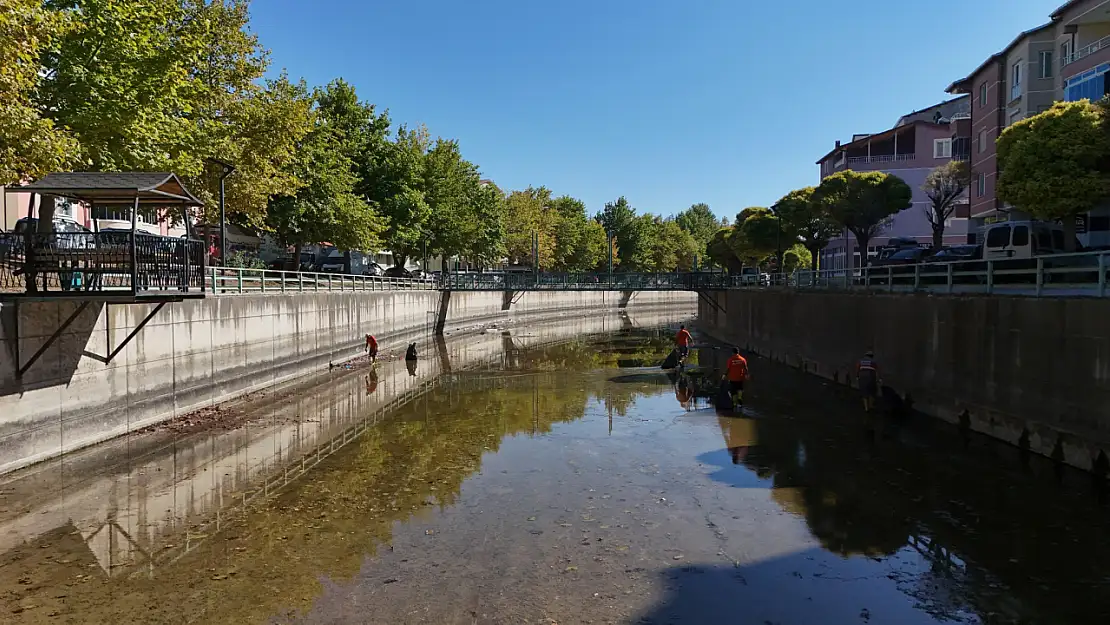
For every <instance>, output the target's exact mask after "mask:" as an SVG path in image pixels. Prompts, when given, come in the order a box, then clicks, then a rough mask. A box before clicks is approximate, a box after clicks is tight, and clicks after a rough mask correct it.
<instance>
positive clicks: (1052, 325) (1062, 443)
mask: <svg viewBox="0 0 1110 625" xmlns="http://www.w3.org/2000/svg"><path fill="white" fill-rule="evenodd" d="M712 295H713V298H712V299H713V301H714V302H716V305H714V304H712V303H710V302H709V301H702V302H700V303H699V309H700V310H699V316H700V322H701V324H702V325H703V327H704V328H705V329H706V331H708V332H709V333H710V334H712V335H715V336H717V337H718V338H721V339H723V340H726V341H729V342H733V343H735V344H737V345H739V346H740V347H741V348H747V349H749V350H751V351H753V352H755V353H758V354H761V355H764V356H767V357H769V358H772V359H774V360H778V361H782V362H786V363H788V364H791V365H793V366H796V367H799V368H801V369H804V370H807V371H810V372H812V373H815V374H817V375H821V376H824V377H826V378H829V379H832V380H836V381H840V382H850V381H852V378H853V375H854V369H853V368H854V366H855V363H856V362H857V361H858V359H859V358H860V357H861V356H862V355H863V353H864V352H865V351H867V350H868V349H873V350H874V351H875V355H876V358H877V359H878V361H879V363H880V367H881V372H882V378H883V382H884V384H886V385H888V386H890V387H892V388H893V389H894V390H896V391H897V392H898V393H899V394H900V395H901V396H902V397H903V398H905V399H906V400H908V402H909V403H910V404H911V405H912V407H913V408H914V409H916V410H919V411H921V412H923V413H926V414H931V415H934V416H937V417H940V418H942V419H944V420H946V421H950V422H953V423H957V424H960V425H963V426H965V427H969V428H971V429H973V430H976V431H979V432H983V433H986V434H989V435H991V436H994V437H996V438H999V439H1002V440H1005V441H1008V442H1010V443H1013V444H1015V445H1019V446H1022V447H1027V448H1028V449H1030V450H1032V451H1034V452H1037V453H1040V454H1044V455H1047V456H1050V457H1053V458H1055V459H1058V460H1061V461H1063V462H1066V463H1068V464H1071V465H1073V466H1076V467H1080V468H1083V469H1087V470H1096V471H1098V472H1105V471H1106V470H1107V469H1108V468H1110V467H1108V465H1107V459H1106V456H1107V454H1110V451H1106V450H1110V322H1108V320H1110V300H1098V299H1047V298H1020V297H985V296H984V297H936V296H928V295H885V294H874V293H870V294H868V293H836V292H797V291H732V292H727V293H726V292H718V293H714V294H712Z"/></svg>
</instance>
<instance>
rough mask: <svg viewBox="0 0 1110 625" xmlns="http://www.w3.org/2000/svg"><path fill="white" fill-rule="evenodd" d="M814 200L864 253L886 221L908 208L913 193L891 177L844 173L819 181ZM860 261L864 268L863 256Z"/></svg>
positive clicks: (865, 255)
mask: <svg viewBox="0 0 1110 625" xmlns="http://www.w3.org/2000/svg"><path fill="white" fill-rule="evenodd" d="M814 197H815V198H816V200H817V201H818V202H820V203H822V204H823V205H824V206H826V207H827V209H828V211H829V215H830V216H831V217H832V218H833V219H834V220H836V222H837V223H839V224H840V225H842V226H844V227H845V228H847V229H848V230H849V231H850V232H851V233H852V234H853V235H855V237H856V241H857V242H858V244H859V247H860V248H861V249H862V250H865V251H866V250H867V244H868V242H870V241H871V239H872V238H873V237H874V236H875V235H877V234H879V233H880V232H882V229H883V227H884V226H885V225H886V222H887V220H888V219H889V218H890V217H892V216H893V215H895V214H897V213H898V212H900V211H903V210H905V209H907V208H909V207H910V206H912V198H913V190H912V189H910V187H909V185H907V184H906V182H905V181H904V180H902V179H901V178H899V177H898V176H895V175H893V174H888V173H884V172H879V171H868V172H857V171H853V170H850V169H848V170H845V171H840V172H837V173H835V174H832V175H831V176H828V177H826V178H825V179H824V180H822V181H821V184H820V185H819V186H818V187H817V189H816V191H815V192H814ZM861 257H862V258H863V259H864V260H863V263H864V264H866V262H867V261H866V258H867V254H866V253H864V254H862V255H861Z"/></svg>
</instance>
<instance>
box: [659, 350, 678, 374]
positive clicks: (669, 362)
mask: <svg viewBox="0 0 1110 625" xmlns="http://www.w3.org/2000/svg"><path fill="white" fill-rule="evenodd" d="M660 368H661V369H677V368H678V350H677V349H672V350H671V353H670V354H668V355H667V359H666V360H664V361H663V364H662V365H660Z"/></svg>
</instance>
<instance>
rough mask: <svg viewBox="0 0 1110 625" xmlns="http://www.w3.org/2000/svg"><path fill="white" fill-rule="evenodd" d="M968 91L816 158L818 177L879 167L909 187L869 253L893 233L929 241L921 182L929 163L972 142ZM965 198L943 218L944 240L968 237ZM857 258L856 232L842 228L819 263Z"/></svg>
mask: <svg viewBox="0 0 1110 625" xmlns="http://www.w3.org/2000/svg"><path fill="white" fill-rule="evenodd" d="M968 100H969V99H968V97H967V96H962V97H959V98H955V99H952V100H948V101H945V102H941V103H940V104H937V105H935V106H931V107H929V108H927V109H923V110H921V111H914V112H913V113H910V114H909V115H906V116H904V117H902V118H901V119H899V120H898V123H897V124H896V125H895V126H894V127H893V128H891V129H889V130H885V131H883V132H878V133H874V134H860V135H855V136H853V137H852V140H851V141H849V142H848V143H846V144H842V143H841V142H840V141H837V142H836V146H835V147H834V148H833V149H832V151H831V152H829V153H828V154H826V155H825V156H823V157H821V158H820V159H819V160H818V161H817V165H818V166H820V171H821V178H822V179H824V178H825V177H826V176H829V175H831V174H833V173H836V172H838V171H843V170H845V169H851V170H855V171H882V172H886V173H889V174H893V175H895V176H898V177H899V178H901V179H902V180H904V181H906V184H908V185H909V186H910V188H911V189H913V200H912V201H913V205H912V206H911V207H910V208H907V209H906V210H904V211H902V212H900V213H898V214H896V215H894V216H893V217H892V218H891V219H890V221H889V222H888V223H887V224H886V225H885V226H884V228H883V230H882V232H881V233H880V234H879V235H878V236H876V237H875V238H874V239H873V240H871V241H870V242H869V243H868V245H869V247H868V250H867V253H868V255H869V256H872V255H875V254H876V253H878V249H879V248H881V247H882V246H884V245H885V244H886V242H887V241H888V240H890V239H892V238H905V239H916V240H917V241H919V242H921V243H930V242H931V241H932V239H933V230H932V226H931V225H930V222H929V219H928V217H927V214H926V211H927V209H928V208H929V206H930V203H929V199H928V197H926V196H925V193H924V191H922V190H921V186H922V185H923V184H924V183H925V178H926V177H927V176H928V175H929V172H931V171H932V170H933V169H935V168H936V167H937V166H939V165H943V164H944V163H947V162H948V161H951V160H952V159H954V158H955V159H961V160H966V159H967V157H968V149H969V147H970V137H969V136H968V134H969V133H970V124H969V121H970V117H969V114H968V104H969V102H968ZM967 217H968V210H967V204H966V200H965V201H964V202H963V203H962V204H961V205H960V206H959V207H957V210H956V212H955V214H954V215H953V217H952V218H951V219H949V220H948V222H947V223H946V224H945V229H944V243H945V245H959V244H963V243H966V242H967ZM848 254H851V258H852V259H853V262H852V266H856V267H858V266H859V264H860V254H859V250H858V249H857V245H856V240H855V237H854V236H853V235H852V234H851V233H849V232H845V233H844V234H842V235H841V236H839V237H837V238H836V239H834V240H833V241H831V242H830V243H829V246H828V247H826V248H825V250H824V251H823V252H822V254H821V267H823V268H826V269H839V268H843V267H845V266H847V262H848V258H849V256H848Z"/></svg>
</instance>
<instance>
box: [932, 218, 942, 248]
mask: <svg viewBox="0 0 1110 625" xmlns="http://www.w3.org/2000/svg"><path fill="white" fill-rule="evenodd" d="M942 247H944V221H943V220H938V221H936V222H934V223H933V249H934V250H939V249H940V248H942Z"/></svg>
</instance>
